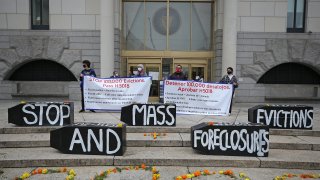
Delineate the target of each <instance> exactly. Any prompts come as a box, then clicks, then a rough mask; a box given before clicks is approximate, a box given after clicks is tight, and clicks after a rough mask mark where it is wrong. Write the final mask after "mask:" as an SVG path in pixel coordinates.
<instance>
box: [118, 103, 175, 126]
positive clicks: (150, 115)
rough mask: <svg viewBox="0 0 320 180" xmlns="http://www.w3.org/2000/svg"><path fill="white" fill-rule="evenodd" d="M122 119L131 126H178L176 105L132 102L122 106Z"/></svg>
mask: <svg viewBox="0 0 320 180" xmlns="http://www.w3.org/2000/svg"><path fill="white" fill-rule="evenodd" d="M121 121H123V122H125V123H126V124H128V125H130V126H176V105H175V104H131V105H129V106H125V107H122V108H121Z"/></svg>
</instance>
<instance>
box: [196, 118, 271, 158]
mask: <svg viewBox="0 0 320 180" xmlns="http://www.w3.org/2000/svg"><path fill="white" fill-rule="evenodd" d="M191 143H192V148H193V149H195V150H197V151H199V152H200V153H202V154H210V155H227V156H254V157H267V156H268V153H269V127H268V126H266V125H263V124H253V123H252V124H251V123H249V124H241V123H238V124H230V123H214V122H208V123H201V124H198V125H195V126H192V127H191Z"/></svg>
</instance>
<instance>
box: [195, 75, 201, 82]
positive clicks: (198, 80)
mask: <svg viewBox="0 0 320 180" xmlns="http://www.w3.org/2000/svg"><path fill="white" fill-rule="evenodd" d="M194 81H196V82H203V76H196V77H195V79H194Z"/></svg>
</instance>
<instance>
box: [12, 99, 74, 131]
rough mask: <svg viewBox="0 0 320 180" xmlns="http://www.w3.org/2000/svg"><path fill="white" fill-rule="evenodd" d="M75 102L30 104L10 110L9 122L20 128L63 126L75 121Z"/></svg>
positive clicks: (22, 104) (23, 104)
mask: <svg viewBox="0 0 320 180" xmlns="http://www.w3.org/2000/svg"><path fill="white" fill-rule="evenodd" d="M73 114H74V109H73V102H28V103H21V104H18V105H16V106H14V107H11V108H9V109H8V121H9V123H13V124H16V125H19V126H63V125H68V124H72V123H73V121H74V117H73Z"/></svg>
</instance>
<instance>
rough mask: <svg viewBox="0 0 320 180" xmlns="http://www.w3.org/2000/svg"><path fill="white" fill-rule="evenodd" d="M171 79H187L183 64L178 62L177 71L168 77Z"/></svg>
mask: <svg viewBox="0 0 320 180" xmlns="http://www.w3.org/2000/svg"><path fill="white" fill-rule="evenodd" d="M168 79H169V80H187V79H188V77H187V76H186V75H185V74H184V73H183V71H182V66H181V65H180V64H178V65H177V66H176V71H175V72H174V73H173V74H171V75H170V76H169V78H168Z"/></svg>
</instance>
